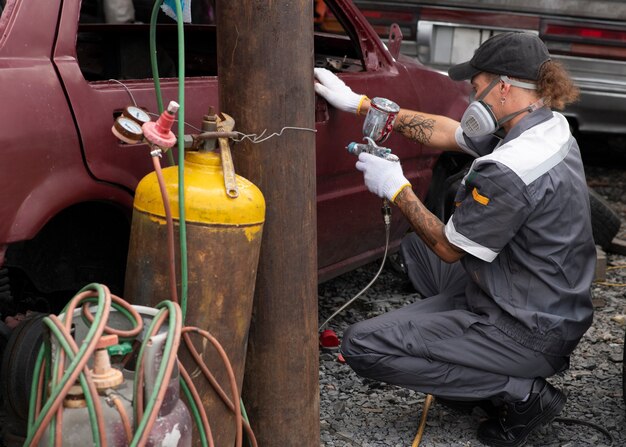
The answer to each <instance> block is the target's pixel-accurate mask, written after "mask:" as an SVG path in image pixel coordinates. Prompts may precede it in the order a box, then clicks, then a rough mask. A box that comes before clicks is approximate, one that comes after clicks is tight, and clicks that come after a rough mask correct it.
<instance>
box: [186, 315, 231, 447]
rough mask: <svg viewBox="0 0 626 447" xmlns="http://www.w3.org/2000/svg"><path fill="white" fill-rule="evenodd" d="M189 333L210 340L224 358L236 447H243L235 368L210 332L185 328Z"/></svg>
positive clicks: (195, 328)
mask: <svg viewBox="0 0 626 447" xmlns="http://www.w3.org/2000/svg"><path fill="white" fill-rule="evenodd" d="M187 332H195V333H197V334H200V335H201V336H203V337H204V338H206V339H207V340H209V341H210V342H211V344H213V346H214V347H215V350H216V351H217V352H218V354H219V355H220V357H221V358H222V361H223V362H224V366H225V367H226V373H227V374H228V379H229V382H230V387H231V392H232V394H233V404H234V413H235V424H236V429H237V436H236V438H235V446H236V447H241V444H242V439H243V427H242V425H243V424H242V420H243V418H242V417H241V407H240V404H239V399H240V397H239V390H238V389H237V379H235V373H234V372H233V368H232V366H231V364H230V360H229V359H228V355H226V351H224V348H222V345H220V343H219V342H218V341H217V339H216V338H215V337H213V335H211V334H210V333H209V332H208V331H205V330H202V329H199V328H197V327H185V328H183V333H187Z"/></svg>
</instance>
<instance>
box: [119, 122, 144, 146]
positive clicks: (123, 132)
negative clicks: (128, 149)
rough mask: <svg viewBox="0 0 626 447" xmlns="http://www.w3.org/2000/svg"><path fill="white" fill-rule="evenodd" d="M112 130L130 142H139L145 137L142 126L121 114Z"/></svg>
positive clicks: (126, 141)
mask: <svg viewBox="0 0 626 447" xmlns="http://www.w3.org/2000/svg"><path fill="white" fill-rule="evenodd" d="M111 132H113V135H115V136H116V137H117V138H119V139H120V140H122V141H123V142H125V143H128V144H137V143H139V142H140V141H141V140H142V139H143V132H142V130H141V126H140V125H139V124H138V123H136V122H135V121H133V120H132V119H130V118H127V117H125V116H120V117H118V118H117V119H116V120H115V122H114V123H113V127H112V128H111Z"/></svg>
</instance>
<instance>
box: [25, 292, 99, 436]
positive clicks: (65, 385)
mask: <svg viewBox="0 0 626 447" xmlns="http://www.w3.org/2000/svg"><path fill="white" fill-rule="evenodd" d="M88 291H93V292H97V294H98V309H97V311H96V315H95V317H94V323H95V324H94V325H92V326H91V327H90V328H89V331H88V332H87V335H86V336H85V341H84V343H82V344H81V347H80V349H78V351H77V352H76V354H75V355H74V353H71V354H68V358H70V364H69V365H68V367H67V368H66V370H65V373H64V374H63V376H62V377H61V379H60V380H59V382H58V383H55V382H54V377H55V376H54V374H53V375H52V379H53V381H52V387H51V391H50V394H49V396H48V399H47V400H46V403H45V404H44V406H43V408H42V409H41V412H40V413H39V416H38V417H37V418H36V420H34V421H30V420H29V425H28V434H27V439H26V442H25V443H24V445H31V444H32V443H33V440H34V439H33V438H34V437H35V435H36V433H37V431H38V428H39V427H41V425H42V423H43V421H44V419H45V418H46V417H48V416H49V414H51V412H52V411H56V410H57V409H58V404H57V405H56V407H57V408H52V406H53V404H54V402H55V401H56V400H57V399H58V397H59V395H61V394H62V393H63V392H64V391H65V390H67V389H69V387H71V386H72V383H73V382H74V381H75V380H76V378H77V376H79V377H80V381H81V385H82V386H83V389H84V390H86V382H85V378H84V374H83V372H82V370H81V371H79V373H78V374H76V373H75V371H76V369H77V366H78V365H79V363H80V362H81V361H82V360H83V359H84V358H85V357H86V356H88V355H89V354H90V353H91V352H90V351H93V347H94V346H95V341H96V340H97V339H99V338H100V336H101V335H102V333H103V331H104V321H105V320H106V318H107V317H108V314H109V305H110V302H111V300H110V297H109V296H108V295H106V294H105V290H104V287H103V286H102V285H100V284H89V285H87V286H85V287H83V288H82V289H81V291H80V292H79V294H81V293H83V292H88ZM65 309H66V310H67V306H66V308H65ZM65 317H66V318H70V319H71V318H72V316H71V315H68V314H67V311H66V316H65ZM43 321H44V322H45V323H46V325H49V324H50V318H49V317H46V318H44V320H43ZM51 331H52V333H53V334H54V335H57V336H58V337H59V338H58V341H59V343H60V344H61V346H62V347H63V348H64V350H65V345H64V343H63V342H64V341H65V340H64V338H63V337H62V333H61V332H60V331H59V330H58V328H56V326H55V328H54V329H53V328H51ZM90 348H91V349H90ZM42 349H43V347H42ZM41 359H43V355H42V356H41ZM38 360H39V357H38ZM41 363H43V360H42V361H41V362H38V364H39V368H36V369H35V371H34V373H33V382H36V381H38V378H39V375H40V368H41ZM70 381H71V382H70ZM31 388H32V386H31ZM87 395H89V393H88V392H85V396H87ZM33 396H34V395H31V398H33ZM33 408H34V406H33ZM88 408H89V412H90V416H91V414H92V412H95V408H94V404H93V402H91V404H90V405H88ZM93 414H95V413H93ZM30 416H31V410H29V419H30ZM33 418H34V413H33ZM30 422H32V423H30ZM92 430H97V428H94V427H92ZM101 435H103V434H100V433H99V434H98V436H96V433H95V432H94V442H95V443H96V445H98V446H99V445H100V442H99V438H100V436H101Z"/></svg>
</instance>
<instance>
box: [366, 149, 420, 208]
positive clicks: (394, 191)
mask: <svg viewBox="0 0 626 447" xmlns="http://www.w3.org/2000/svg"><path fill="white" fill-rule="evenodd" d="M356 168H357V169H358V170H359V171H361V172H362V173H363V178H364V179H365V186H367V189H368V190H369V191H370V192H373V193H374V194H376V195H377V196H378V197H380V198H383V199H387V200H390V201H391V202H394V201H395V199H396V197H397V195H398V194H399V193H400V191H402V190H403V189H404V188H405V187H407V186H409V187H410V186H411V183H410V182H409V181H408V180H407V179H406V177H405V176H404V173H403V172H402V166H400V162H398V161H389V160H385V159H384V158H380V157H377V156H376V155H372V154H368V153H367V152H361V153H360V154H359V161H357V162H356Z"/></svg>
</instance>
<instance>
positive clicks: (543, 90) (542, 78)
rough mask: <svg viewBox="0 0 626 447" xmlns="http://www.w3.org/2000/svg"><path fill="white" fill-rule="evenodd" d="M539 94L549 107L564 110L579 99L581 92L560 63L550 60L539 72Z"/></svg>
mask: <svg viewBox="0 0 626 447" xmlns="http://www.w3.org/2000/svg"><path fill="white" fill-rule="evenodd" d="M537 94H538V95H539V96H540V97H542V98H543V100H544V102H545V104H546V105H547V106H548V107H551V108H553V109H557V110H563V109H564V108H565V106H566V105H567V104H571V103H573V102H575V101H576V100H577V99H578V96H579V95H580V91H579V90H578V87H576V86H575V85H574V81H572V78H570V76H569V73H567V70H565V67H563V65H562V64H561V63H560V62H556V61H552V60H549V61H547V62H544V64H543V65H542V66H541V69H540V70H539V79H538V80H537Z"/></svg>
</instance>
